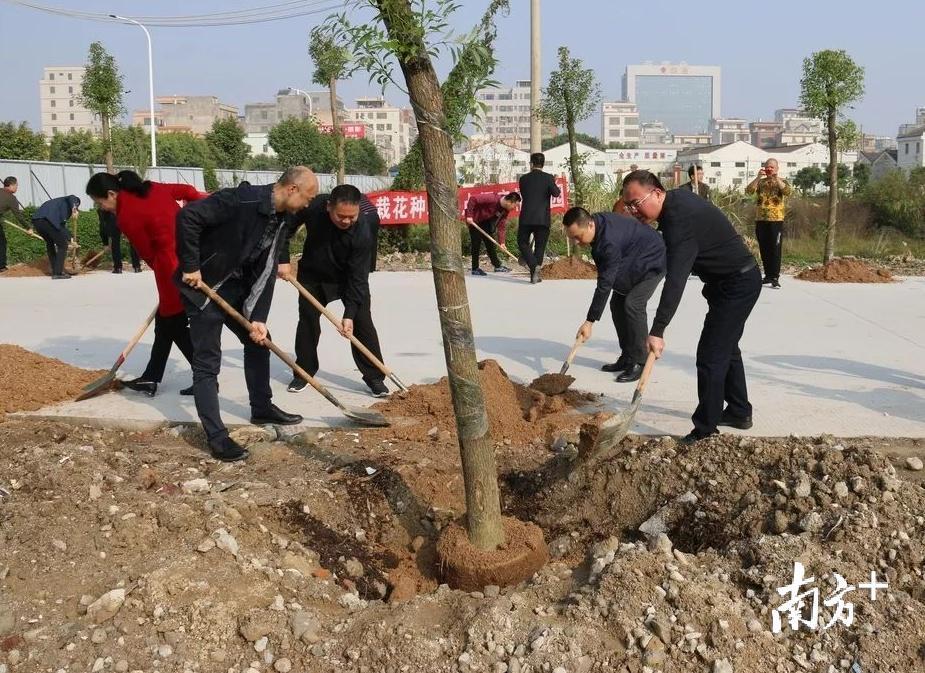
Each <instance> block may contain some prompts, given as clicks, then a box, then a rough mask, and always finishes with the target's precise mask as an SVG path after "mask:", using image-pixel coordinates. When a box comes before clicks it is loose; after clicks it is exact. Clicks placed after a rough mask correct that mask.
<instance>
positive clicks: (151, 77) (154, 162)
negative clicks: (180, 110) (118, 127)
mask: <svg viewBox="0 0 925 673" xmlns="http://www.w3.org/2000/svg"><path fill="white" fill-rule="evenodd" d="M109 16H110V17H112V18H113V19H118V20H119V21H126V22H127V23H133V24H135V25H136V26H138V27H139V28H141V29H142V30H143V31H144V32H145V37H147V38H148V105H149V108H150V115H151V118H150V125H151V167H152V168H157V137H156V136H157V132H156V126H157V125H156V124H155V123H154V57H153V54H152V50H151V33H149V32H148V29H147V28H145V27H144V26H143V25H142V24H141V23H139V22H138V21H136V20H135V19H129V18H128V17H125V16H118V15H116V14H110V15H109Z"/></svg>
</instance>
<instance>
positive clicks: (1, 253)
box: [0, 222, 6, 269]
mask: <svg viewBox="0 0 925 673" xmlns="http://www.w3.org/2000/svg"><path fill="white" fill-rule="evenodd" d="M5 268H6V227H4V226H3V223H2V222H0V269H5Z"/></svg>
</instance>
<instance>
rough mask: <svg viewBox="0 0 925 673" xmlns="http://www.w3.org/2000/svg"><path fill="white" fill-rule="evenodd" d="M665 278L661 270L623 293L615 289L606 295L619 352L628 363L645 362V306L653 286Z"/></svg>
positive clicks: (646, 333) (647, 349)
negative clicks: (627, 359)
mask: <svg viewBox="0 0 925 673" xmlns="http://www.w3.org/2000/svg"><path fill="white" fill-rule="evenodd" d="M664 277H665V274H664V273H661V274H659V275H657V276H653V277H652V278H647V279H645V280H644V281H642V282H641V283H638V284H637V285H634V286H633V287H632V289H630V291H629V292H627V293H626V294H618V293H617V292H616V291H614V293H613V294H612V295H611V297H610V313H611V315H612V316H613V324H614V327H616V328H617V341H618V342H619V344H620V355H625V356H627V357H628V358H629V359H630V361H631V362H632V363H635V364H640V365H641V364H645V362H646V358H647V357H648V355H649V347H648V345H647V344H646V337H647V336H648V335H649V322H648V315H646V306H647V305H648V303H649V299H650V298H651V297H652V295H653V294H654V293H655V288H657V287H658V284H659V283H660V282H661V280H662V278H664Z"/></svg>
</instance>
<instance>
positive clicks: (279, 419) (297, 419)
mask: <svg viewBox="0 0 925 673" xmlns="http://www.w3.org/2000/svg"><path fill="white" fill-rule="evenodd" d="M301 422H302V417H301V416H299V415H298V414H287V413H286V412H285V411H283V410H282V409H280V408H279V407H278V406H276V405H275V404H271V405H270V408H269V409H265V410H263V411H261V412H260V413H254V412H251V423H252V424H254V425H298V424H299V423H301Z"/></svg>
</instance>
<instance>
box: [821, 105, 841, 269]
mask: <svg viewBox="0 0 925 673" xmlns="http://www.w3.org/2000/svg"><path fill="white" fill-rule="evenodd" d="M837 121H838V120H837V118H836V111H835V110H834V109H833V110H830V111H829V119H828V127H829V128H828V132H829V217H828V221H827V222H826V227H825V255H824V256H823V258H822V261H823V263H825V264H828V263H829V262H831V261H832V258H833V257H835V227H836V225H837V219H838V142H837V141H838V138H837V134H836V124H837Z"/></svg>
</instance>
